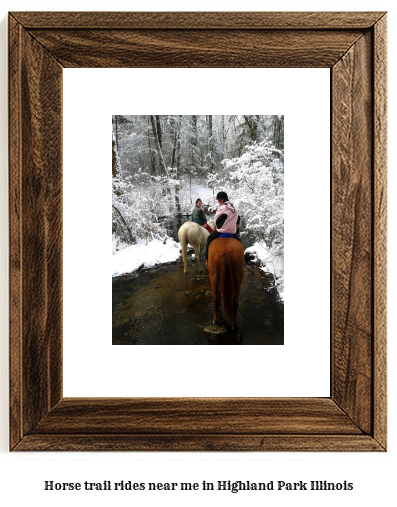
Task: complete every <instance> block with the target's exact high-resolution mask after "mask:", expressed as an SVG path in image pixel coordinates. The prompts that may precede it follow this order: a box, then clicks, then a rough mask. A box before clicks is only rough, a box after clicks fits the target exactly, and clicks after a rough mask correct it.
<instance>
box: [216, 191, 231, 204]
mask: <svg viewBox="0 0 397 507" xmlns="http://www.w3.org/2000/svg"><path fill="white" fill-rule="evenodd" d="M216 198H217V199H224V200H225V202H226V201H228V200H229V197H228V196H227V193H226V192H218V194H217V196H216Z"/></svg>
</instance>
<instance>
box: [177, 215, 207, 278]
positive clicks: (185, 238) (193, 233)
mask: <svg viewBox="0 0 397 507" xmlns="http://www.w3.org/2000/svg"><path fill="white" fill-rule="evenodd" d="M207 224H208V225H209V226H210V227H211V229H213V230H215V224H214V222H213V221H212V220H209V221H208V222H207ZM209 234H210V233H209V232H208V231H207V229H204V227H201V225H199V224H196V223H194V222H185V223H184V224H183V225H182V227H180V229H179V231H178V238H179V242H180V244H181V245H182V257H183V271H184V273H186V272H187V244H188V243H189V245H192V247H193V248H194V255H195V259H196V263H197V266H198V267H199V269H200V272H202V271H203V268H202V267H201V264H200V259H199V256H200V247H201V248H205V245H206V244H207V238H208V236H209Z"/></svg>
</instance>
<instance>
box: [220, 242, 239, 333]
mask: <svg viewBox="0 0 397 507" xmlns="http://www.w3.org/2000/svg"><path fill="white" fill-rule="evenodd" d="M225 243H226V245H225V249H224V251H223V252H222V254H221V256H222V257H223V260H222V263H221V276H220V280H219V285H220V288H221V294H222V299H223V308H224V310H225V314H226V317H227V321H228V324H229V326H232V325H233V318H234V314H235V309H234V294H235V292H236V290H237V287H236V286H235V273H234V269H233V262H232V260H233V252H232V250H231V249H230V248H229V247H228V244H227V242H226V241H225Z"/></svg>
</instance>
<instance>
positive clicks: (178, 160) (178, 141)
mask: <svg viewBox="0 0 397 507" xmlns="http://www.w3.org/2000/svg"><path fill="white" fill-rule="evenodd" d="M181 128H182V115H180V116H179V125H178V132H177V134H176V144H175V149H176V174H175V176H176V179H178V176H179V169H180V165H181V151H182V150H181ZM175 206H176V209H177V211H178V212H180V211H181V203H180V201H179V185H175Z"/></svg>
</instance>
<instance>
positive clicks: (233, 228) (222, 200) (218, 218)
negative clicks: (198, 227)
mask: <svg viewBox="0 0 397 507" xmlns="http://www.w3.org/2000/svg"><path fill="white" fill-rule="evenodd" d="M216 199H217V201H218V203H219V207H218V209H217V210H216V213H215V224H216V231H214V232H212V233H211V234H210V235H209V236H208V238H207V248H206V252H205V263H206V264H208V248H209V245H210V243H211V241H212V240H213V239H216V238H219V236H220V235H221V234H228V235H229V237H233V238H235V239H237V240H238V241H240V234H239V227H240V215H239V214H238V211H237V210H236V208H235V207H234V206H233V204H232V203H231V202H229V198H228V196H227V193H226V192H218V194H217V196H216Z"/></svg>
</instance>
